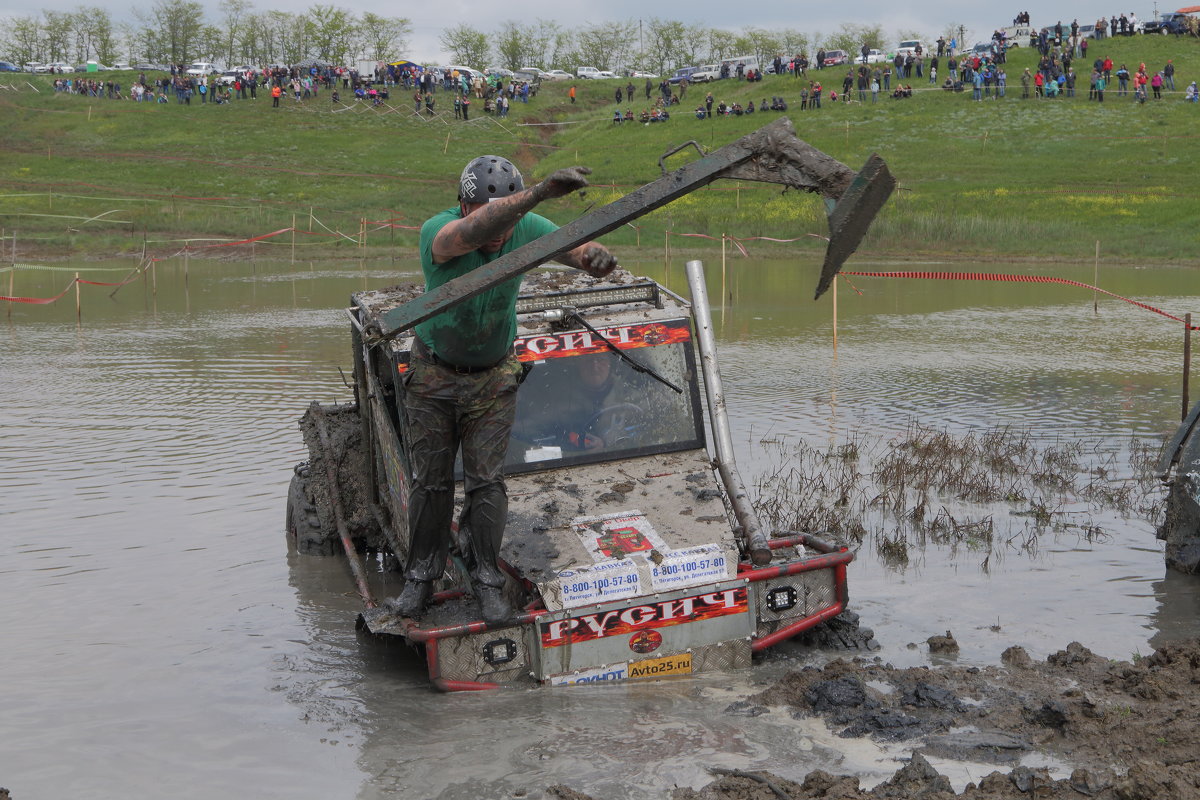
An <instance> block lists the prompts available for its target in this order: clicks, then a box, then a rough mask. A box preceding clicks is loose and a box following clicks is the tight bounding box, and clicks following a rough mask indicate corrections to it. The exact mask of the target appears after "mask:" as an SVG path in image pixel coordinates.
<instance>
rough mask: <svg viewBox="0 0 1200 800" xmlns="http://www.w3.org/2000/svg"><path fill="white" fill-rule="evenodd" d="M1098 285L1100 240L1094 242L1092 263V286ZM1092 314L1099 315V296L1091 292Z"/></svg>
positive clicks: (1094, 291) (1093, 291)
mask: <svg viewBox="0 0 1200 800" xmlns="http://www.w3.org/2000/svg"><path fill="white" fill-rule="evenodd" d="M1099 285H1100V240H1099V239H1097V240H1096V260H1095V261H1093V262H1092V286H1099ZM1092 313H1093V314H1099V313H1100V295H1099V294H1097V292H1096V290H1095V289H1093V290H1092Z"/></svg>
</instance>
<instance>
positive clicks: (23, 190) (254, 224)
mask: <svg viewBox="0 0 1200 800" xmlns="http://www.w3.org/2000/svg"><path fill="white" fill-rule="evenodd" d="M1035 55H1036V54H1035V53H1033V52H1031V51H1030V50H1028V49H1027V48H1021V49H1019V50H1016V51H1013V52H1011V53H1010V58H1009V64H1008V68H1007V71H1008V74H1009V87H1008V96H1007V97H1006V98H1004V99H1000V100H991V101H987V102H979V103H977V102H973V101H972V100H971V97H970V92H969V91H968V92H966V93H964V94H954V93H947V92H944V91H941V90H937V89H931V88H930V84H929V83H928V82H927V80H928V79H927V78H922V79H919V80H918V79H915V78H914V79H913V80H911V81H910V83H911V84H912V85H913V88H914V89H916V90H918V92H917V95H916V96H915V97H914V98H912V99H908V100H892V99H891V98H888V97H883V96H881V97H880V100H879V102H878V103H877V104H871V103H870V102H867V103H865V104H864V103H858V102H857V91H853V92H852V93H851V94H852V96H854V97H855V99H856V101H855V102H851V103H837V104H834V103H830V102H828V100H826V102H825V104H824V105H825V107H824V108H823V109H821V110H819V111H805V112H802V111H800V110H799V91H800V87H801V85H802V83H804V81H803V80H802V79H795V78H792V77H791V76H779V77H776V76H767V77H766V79H765V80H763V81H762V82H761V83H757V84H752V85H751V84H746V83H741V82H737V81H729V80H727V81H720V82H717V83H714V84H711V85H708V86H703V87H701V86H693V87H692V88H691V89H690V90H689V91H688V94H687V96H686V98H685V99H684V101H683V103H682V104H681V105H680V106H679V107H678V111H677V112H676V113H675V114H674V116H673V118H672V119H671V120H670V121H669V122H667V123H662V124H652V125H643V124H640V123H638V124H632V125H629V124H623V125H613V124H612V122H611V116H612V111H613V109H614V108H616V107H617V106H616V105H615V104H614V102H613V92H614V89H615V88H616V86H617V85H618V84H619V85H624V84H625V81H624V80H620V81H611V80H610V81H579V82H578V83H577V84H575V85H576V87H577V93H578V99H577V102H576V103H575V104H571V103H569V102H568V99H567V89H568V88H569V84H565V83H547V84H544V85H543V88H542V91H541V93H540V94H539V95H538V96H537V97H536V98H534V100H533V101H532V102H530V103H529V104H528V105H524V104H521V103H514V104H513V106H512V110H511V113H510V115H509V117H507V118H506V119H503V120H493V119H491V118H489V117H486V116H485V115H484V114H482V113H481V112H482V104H481V103H480V102H477V103H475V104H474V106H473V109H472V120H471V121H470V122H466V123H464V122H461V121H458V120H455V119H454V118H453V114H452V113H447V114H445V117H444V118H438V119H434V120H428V119H422V118H418V117H416V116H414V115H413V113H412V100H411V98H410V97H406V95H408V94H409V93H405V92H403V91H402V90H399V89H398V90H397V91H395V92H394V93H393V96H392V99H391V101H390V105H389V106H387V107H383V108H380V109H372V108H371V107H369V106H366V105H357V106H353V107H351V108H349V109H347V108H342V107H335V106H334V105H333V104H332V103H331V102H330V98H329V95H328V94H327V93H322V95H321V96H320V97H318V98H317V99H315V100H310V101H306V102H304V103H302V104H297V103H295V102H294V101H289V100H286V99H285V101H284V104H283V107H282V108H280V109H272V108H271V104H270V100H269V98H267V97H264V96H260V97H259V99H258V100H257V101H255V102H250V101H236V102H234V103H232V104H231V105H228V106H213V105H200V104H199V103H198V101H197V100H196V99H193V101H192V104H191V105H190V106H182V105H177V104H176V103H175V102H174V99H173V98H172V102H171V103H169V104H165V105H162V104H136V103H132V102H128V101H125V102H117V101H109V100H102V99H91V98H84V97H79V96H74V95H64V94H56V93H54V92H53V91H51V90H50V84H51V81H50V79H49V78H48V77H46V76H25V75H19V76H11V75H9V76H5V77H4V79H2V80H0V83H8V84H9V85H10V86H14V87H15V88H8V89H4V90H0V109H2V113H3V115H4V118H5V120H6V125H5V129H6V130H5V134H4V139H3V143H2V144H0V151H2V152H3V153H4V157H3V160H2V161H0V226H3V228H4V235H5V237H11V236H12V235H13V232H14V231H15V233H16V244H17V248H18V260H29V259H31V258H35V257H42V258H44V257H52V256H56V255H71V256H74V257H84V258H103V257H108V256H113V255H117V254H131V253H138V252H140V251H141V249H142V247H143V240H145V242H146V247H147V248H148V249H149V250H150V251H151V252H157V253H167V252H173V251H174V250H177V249H178V248H180V247H182V246H183V245H184V243H185V241H186V242H188V243H189V247H190V248H192V249H193V250H194V251H195V252H198V253H199V252H206V253H209V254H214V255H215V254H219V255H231V254H232V253H233V252H234V251H233V250H230V249H228V248H218V247H212V245H215V244H222V243H223V242H224V241H227V240H230V239H244V238H250V237H257V236H261V235H263V234H267V233H270V232H273V231H277V230H280V229H287V228H291V227H292V226H293V220H294V223H295V227H296V228H298V229H299V230H300V233H299V235H298V236H297V239H296V248H297V250H298V251H300V252H302V253H303V257H304V258H306V259H308V258H315V257H343V256H345V257H358V256H359V255H363V256H367V257H382V256H385V255H386V254H389V253H390V254H392V255H395V256H407V255H410V254H411V253H412V248H413V246H414V245H415V241H416V238H415V231H414V230H413V229H414V228H415V227H417V226H419V225H420V223H421V222H422V221H423V220H424V219H425V218H426V217H427V216H428V215H429V214H430V213H431V212H433V211H435V210H438V209H441V208H445V207H449V206H451V205H453V204H454V202H455V182H456V179H457V176H458V173H459V172H460V170H461V168H462V166H463V164H465V163H466V162H467V161H468V160H469V159H470V158H472V157H474V156H475V155H479V154H481V153H488V152H491V153H498V154H501V155H505V156H508V157H510V158H512V159H513V160H514V161H516V162H517V163H518V164H520V165H521V167H522V169H523V170H524V171H525V172H526V177H527V180H528V179H531V178H532V179H536V178H538V177H541V176H544V175H546V174H548V173H549V172H550V171H552V170H553V169H555V168H558V167H561V166H566V165H570V164H574V163H581V164H586V165H588V166H590V167H592V169H593V170H594V173H593V178H594V181H595V184H596V186H595V187H594V188H593V189H592V190H590V191H589V193H588V195H587V197H586V199H584V200H580V199H579V198H568V199H563V200H560V201H556V202H555V203H552V204H548V206H547V207H546V208H544V209H543V210H544V211H545V213H546V214H547V216H550V217H551V218H553V219H556V220H557V221H559V222H566V221H568V220H570V219H572V218H574V217H575V216H577V215H578V214H579V213H581V212H582V211H583V210H584V209H585V208H587V207H588V205H589V204H592V203H595V204H596V205H599V204H602V203H605V202H608V201H610V200H612V199H614V198H615V197H618V196H620V195H622V194H624V193H627V192H628V191H630V190H632V189H634V188H636V187H637V186H640V185H642V184H644V183H646V182H648V181H651V180H653V179H654V178H655V177H657V175H658V166H657V162H658V157H659V156H660V155H661V154H662V153H663V152H664V151H665V150H667V149H669V148H672V147H674V146H676V145H678V144H681V143H683V142H685V141H687V140H689V139H695V140H697V141H698V142H699V143H700V144H702V145H703V146H704V147H706V148H712V147H719V146H721V145H723V144H726V143H728V142H729V141H732V140H733V139H735V138H737V137H738V136H741V135H743V134H745V133H747V132H750V131H752V130H755V129H757V128H758V127H760V126H762V125H764V124H766V123H767V122H770V121H771V120H773V119H775V118H776V117H777V116H778V112H770V111H768V112H765V113H762V112H759V113H756V114H754V115H753V116H749V117H741V118H722V119H716V120H703V121H701V120H697V119H695V118H694V115H693V114H692V113H691V110H692V109H694V108H695V106H696V104H697V103H698V102H700V101H701V100H702V98H703V96H704V93H705V91H707V90H711V91H712V92H713V94H714V96H715V97H716V98H717V100H718V101H720V100H725V101H726V102H734V101H737V102H741V103H743V104H745V103H747V102H748V101H749V100H751V99H755V100H759V101H761V99H762V98H763V97H766V98H770V97H771V96H773V95H783V96H784V97H786V99H787V101H788V103H789V105H790V110H789V111H788V112H787V113H788V114H789V115H790V116H791V118H792V120H793V121H794V123H795V125H796V129H797V131H798V132H799V135H800V136H801V138H804V139H806V140H807V141H809V142H810V143H812V144H813V145H815V146H816V147H818V148H820V149H822V150H824V151H825V152H827V153H829V154H830V155H832V156H834V157H835V158H838V159H840V160H841V161H843V162H845V163H847V164H849V165H851V166H853V167H855V168H857V167H859V166H861V165H862V163H863V162H864V161H865V160H866V158H867V157H868V156H869V155H870V154H871V153H872V152H877V153H879V154H880V155H881V156H882V157H883V158H884V159H885V160H886V161H887V162H888V164H889V166H890V168H891V170H892V172H893V173H894V174H895V175H896V176H897V178H898V179H899V181H900V190H899V191H898V192H897V193H896V194H895V195H894V197H893V199H892V201H891V202H890V203H889V205H888V207H887V208H886V209H885V210H884V212H883V213H882V214H881V216H880V218H879V219H878V220H877V222H876V224H875V226H874V228H873V229H872V231H871V234H870V235H869V237H868V239H867V241H866V242H865V244H864V247H863V251H864V252H868V253H870V254H872V255H874V256H876V257H888V258H900V259H921V258H930V257H935V258H954V257H964V258H968V257H975V256H989V257H1002V258H1010V257H1011V258H1016V259H1026V258H1051V259H1066V260H1076V259H1079V260H1084V259H1089V258H1090V257H1091V256H1092V254H1093V253H1094V251H1095V246H1096V242H1097V241H1099V242H1100V247H1101V252H1102V254H1103V255H1104V257H1105V258H1106V259H1107V260H1113V259H1123V260H1127V261H1131V262H1138V261H1147V262H1151V261H1153V262H1163V261H1171V262H1182V263H1195V262H1196V261H1197V256H1196V253H1197V252H1200V250H1198V248H1197V245H1198V244H1200V231H1198V230H1197V225H1196V220H1197V219H1198V218H1200V213H1198V212H1200V203H1198V190H1197V185H1198V184H1197V180H1196V178H1195V168H1196V164H1197V157H1198V156H1200V141H1198V139H1197V135H1196V130H1197V123H1198V122H1200V104H1193V103H1185V102H1184V101H1183V99H1182V97H1183V89H1184V87H1185V86H1186V85H1187V83H1188V82H1190V81H1191V80H1194V79H1197V78H1200V40H1197V39H1193V38H1176V37H1173V36H1139V37H1134V38H1125V39H1111V40H1106V41H1104V42H1101V43H1098V44H1097V45H1095V46H1093V49H1092V53H1091V55H1092V56H1093V57H1094V56H1095V55H1101V56H1103V55H1109V56H1111V57H1112V58H1113V60H1114V62H1116V63H1117V64H1120V63H1122V62H1124V63H1126V64H1128V66H1129V67H1130V69H1131V70H1135V69H1136V67H1137V64H1138V63H1139V62H1142V61H1144V62H1146V64H1147V66H1148V67H1149V68H1150V69H1151V70H1154V69H1159V68H1161V67H1162V65H1163V64H1165V63H1166V60H1167V59H1168V58H1173V59H1174V61H1175V64H1176V69H1177V73H1176V85H1177V88H1178V89H1179V91H1178V93H1176V94H1172V95H1168V96H1167V97H1166V98H1165V99H1163V100H1161V101H1157V102H1156V101H1154V100H1150V101H1148V102H1147V103H1146V104H1145V105H1139V104H1137V103H1135V102H1133V99H1132V95H1131V96H1129V97H1118V96H1117V95H1116V92H1115V91H1112V90H1110V91H1109V92H1108V93H1107V96H1106V102H1104V103H1103V104H1098V103H1095V102H1089V101H1088V100H1087V78H1086V75H1087V73H1088V72H1089V71H1090V68H1089V67H1088V66H1087V65H1085V64H1077V65H1076V71H1077V72H1078V73H1080V74H1081V78H1080V83H1081V84H1082V87H1083V88H1082V91H1081V92H1080V93H1079V94H1080V96H1078V97H1076V98H1074V99H1068V98H1060V99H1057V100H1022V99H1020V94H1021V90H1020V80H1019V76H1020V73H1021V71H1022V70H1023V69H1024V68H1025V67H1027V66H1029V67H1032V66H1033V65H1034V60H1035ZM1088 60H1089V61H1090V60H1091V59H1090V58H1089V59H1088ZM943 73H944V69H943ZM843 74H844V71H839V70H825V71H823V72H820V73H818V72H813V73H811V74H810V77H817V76H819V77H820V78H821V80H822V83H823V84H824V85H825V88H826V92H828V90H829V89H830V88H835V87H836V88H837V90H838V91H839V93H840V90H841V85H840V83H841V81H840V76H841V75H843ZM103 77H104V78H105V79H116V80H120V81H121V82H122V84H123V88H125V89H126V90H127V88H128V84H129V83H130V82H131V81H132V78H133V74H132V73H103ZM634 83H635V84H636V85H637V87H638V89H639V92H638V95H637V98H635V101H634V103H632V104H626V103H622V104H621V106H620V107H621V109H622V110H624V109H625V108H626V107H627V105H628V106H630V107H631V108H632V110H633V111H634V113H635V114H637V113H638V111H640V109H641V108H642V107H643V106H646V105H648V104H647V103H646V102H645V101H644V97H645V95H644V92H643V91H642V90H643V87H644V83H645V81H644V80H637V81H634ZM30 85H32V86H35V87H37V88H38V89H40V90H41V91H40V93H38V92H35V91H33V90H32V89H31V86H30ZM262 94H264V93H260V95H262ZM437 98H438V101H439V110H443V111H447V112H448V111H449V105H448V103H449V95H448V94H446V93H441V92H439V93H438V95H437ZM692 152H693V155H688V154H686V153H684V154H680V155H679V156H677V157H675V158H676V159H677V161H676V162H675V163H683V161H684V160H686V159H691V158H694V157H695V155H694V151H692ZM637 225H638V226H639V227H638V228H636V229H635V228H634V227H632V226H629V227H626V228H624V229H622V230H621V231H619V232H614V233H612V234H610V235H609V236H608V237H607V239H606V241H608V242H609V243H610V244H612V245H614V246H621V247H630V246H634V245H636V244H637V243H638V242H640V243H641V244H642V246H643V247H647V248H658V249H661V248H662V247H663V242H664V238H665V237H664V231H665V230H671V231H674V232H675V233H677V234H682V233H700V234H708V235H712V236H719V235H720V234H722V233H728V234H731V235H734V236H737V237H743V238H745V237H753V236H770V237H775V238H792V237H797V236H804V235H805V234H808V233H824V232H825V224H824V217H823V212H822V210H821V206H820V204H819V203H818V202H817V200H816V199H815V198H814V197H812V196H808V195H801V194H798V193H794V192H793V193H787V194H782V193H781V192H780V190H779V187H774V186H759V185H753V184H747V183H743V184H740V185H737V184H731V183H728V182H721V183H718V184H714V185H713V186H711V187H710V188H708V189H705V190H702V191H700V192H697V193H695V194H693V195H690V196H688V197H686V198H683V199H681V200H679V201H676V202H675V203H672V204H671V205H668V206H666V207H665V208H663V209H660V210H658V211H656V212H654V213H653V214H650V215H648V216H646V217H643V218H642V219H641V220H639V221H638V222H637ZM309 231H311V232H312V233H311V235H310V234H309ZM364 240H365V247H363V246H362V245H363V243H364ZM696 241H697V240H694V239H691V240H689V239H679V238H676V239H673V240H672V246H673V247H676V248H679V247H682V246H686V244H685V243H687V242H696ZM11 246H12V241H11V238H6V240H5V241H4V242H3V248H4V250H5V252H4V254H3V255H4V257H5V258H7V257H8V256H9V252H8V250H9V249H10V248H11ZM767 246H768V245H763V244H761V243H756V245H755V247H757V248H760V249H761V248H764V247H767ZM255 247H256V248H258V249H257V250H256V252H257V253H258V255H259V256H260V257H261V256H263V255H267V254H273V255H276V256H278V257H287V252H286V250H287V249H288V248H290V247H291V234H290V233H287V234H284V235H282V236H277V237H274V238H272V239H266V240H262V242H261V243H260V244H258V245H255ZM787 247H789V248H796V247H802V248H806V249H811V250H813V251H814V252H815V251H816V250H817V249H819V248H820V247H821V244H820V243H819V242H818V241H816V240H809V241H808V242H806V243H798V244H794V245H788V246H787ZM301 248H303V250H301ZM272 249H274V250H278V251H279V252H276V253H271V250H272ZM298 257H299V256H298Z"/></svg>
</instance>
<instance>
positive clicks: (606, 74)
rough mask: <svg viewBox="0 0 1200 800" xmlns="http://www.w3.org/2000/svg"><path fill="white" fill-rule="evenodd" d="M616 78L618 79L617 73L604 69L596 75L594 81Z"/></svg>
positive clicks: (593, 77)
mask: <svg viewBox="0 0 1200 800" xmlns="http://www.w3.org/2000/svg"><path fill="white" fill-rule="evenodd" d="M615 77H617V73H615V72H613V71H611V70H607V69H602V70H600V71H599V72H597V73H596V74H595V75H593V76H592V79H593V80H606V79H608V78H615Z"/></svg>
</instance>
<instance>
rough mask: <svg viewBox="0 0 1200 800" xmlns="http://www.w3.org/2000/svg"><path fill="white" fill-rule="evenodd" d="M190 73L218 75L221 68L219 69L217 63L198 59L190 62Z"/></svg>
mask: <svg viewBox="0 0 1200 800" xmlns="http://www.w3.org/2000/svg"><path fill="white" fill-rule="evenodd" d="M185 71H186V72H187V74H188V75H217V74H219V73H220V72H221V70H219V69H217V67H216V65H214V64H210V63H209V62H207V61H197V62H196V63H195V64H188V68H187V70H185Z"/></svg>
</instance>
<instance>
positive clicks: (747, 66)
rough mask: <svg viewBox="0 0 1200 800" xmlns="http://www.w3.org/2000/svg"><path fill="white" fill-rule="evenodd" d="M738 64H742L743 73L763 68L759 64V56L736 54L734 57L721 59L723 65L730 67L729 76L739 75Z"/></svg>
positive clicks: (759, 70) (758, 70)
mask: <svg viewBox="0 0 1200 800" xmlns="http://www.w3.org/2000/svg"><path fill="white" fill-rule="evenodd" d="M738 64H741V65H742V74H743V75H744V74H745V73H746V72H748V71H749V70H754V71H755V72H761V68H760V67H759V66H758V56H734V57H733V58H723V59H721V66H722V67H728V68H729V77H731V78H736V77H737V74H738Z"/></svg>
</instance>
